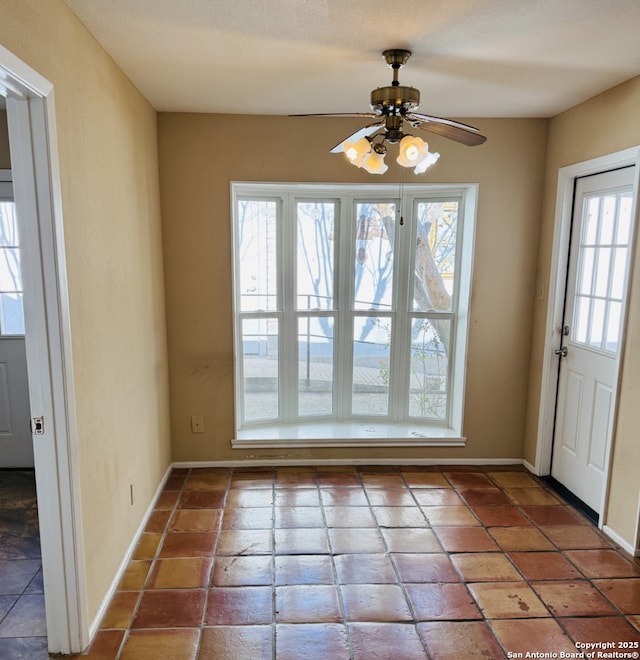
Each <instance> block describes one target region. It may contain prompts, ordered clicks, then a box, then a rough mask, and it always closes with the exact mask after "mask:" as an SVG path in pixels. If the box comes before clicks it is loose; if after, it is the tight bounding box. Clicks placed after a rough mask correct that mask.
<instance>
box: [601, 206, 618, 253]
mask: <svg viewBox="0 0 640 660" xmlns="http://www.w3.org/2000/svg"><path fill="white" fill-rule="evenodd" d="M616 201H617V197H616V196H615V195H607V196H606V197H605V198H604V199H603V202H602V222H601V223H600V245H610V244H611V243H612V242H613V226H614V224H615V221H616Z"/></svg>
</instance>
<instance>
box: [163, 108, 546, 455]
mask: <svg viewBox="0 0 640 660" xmlns="http://www.w3.org/2000/svg"><path fill="white" fill-rule="evenodd" d="M471 121H472V123H475V124H476V125H478V126H479V127H480V128H481V130H482V131H483V132H484V133H486V135H487V136H488V138H489V139H488V142H487V143H486V144H485V145H483V146H480V147H474V148H468V147H463V146H461V145H458V144H456V143H453V142H449V141H446V140H442V139H441V138H437V137H433V138H432V140H431V143H432V147H433V148H434V149H436V150H438V151H440V153H441V154H442V157H441V159H440V161H439V162H438V164H437V165H436V166H435V167H434V168H432V169H431V170H430V171H429V172H428V173H427V174H425V175H422V176H421V177H419V178H418V177H415V175H413V173H412V172H410V171H409V172H406V170H403V172H402V174H404V175H405V177H406V181H412V182H413V181H424V182H427V183H429V182H434V183H451V182H465V183H466V182H477V183H479V184H480V188H479V207H478V218H477V236H476V246H475V266H474V278H473V292H472V303H471V322H470V336H469V360H468V379H467V392H466V402H465V423H464V433H465V435H466V436H467V437H468V443H467V446H466V447H465V448H463V449H422V448H411V449H395V448H393V449H376V450H369V449H367V450H360V449H344V450H335V449H327V450H320V449H316V450H303V449H300V450H290V451H286V450H280V451H244V450H232V449H231V446H230V440H231V438H232V437H233V433H234V416H233V413H234V409H233V339H232V334H233V326H232V288H231V252H230V247H231V236H230V217H229V213H230V201H229V187H230V182H231V181H317V182H323V181H326V182H349V181H351V182H363V181H366V182H375V181H381V182H397V181H399V175H400V172H399V171H398V170H400V169H401V168H399V167H398V166H395V163H394V166H395V167H393V168H392V169H390V170H389V172H388V173H387V174H386V175H384V176H383V177H380V178H379V179H378V178H376V177H373V176H371V175H368V174H366V173H364V172H363V171H362V170H358V169H356V168H354V167H352V166H351V165H349V164H348V163H345V162H344V160H343V157H342V156H336V155H334V154H330V153H329V149H330V148H331V147H332V146H333V145H334V144H336V142H338V141H339V140H340V138H342V137H344V136H347V135H349V134H350V133H351V132H353V130H355V129H356V128H358V127H359V126H361V125H362V122H361V121H354V120H348V119H333V118H332V119H326V118H305V119H300V118H286V117H254V116H215V115H198V114H160V116H159V152H160V182H161V185H160V188H161V198H162V216H163V241H164V264H165V273H166V295H167V327H168V340H169V354H170V388H171V397H170V398H171V419H172V441H173V458H174V460H176V461H195V460H241V459H248V460H256V459H260V458H286V459H293V458H311V457H312V458H341V459H347V458H372V457H391V458H397V459H399V460H402V459H407V458H423V457H429V458H463V457H464V458H515V459H520V458H521V457H522V451H523V447H522V439H523V433H524V414H525V406H526V396H527V385H528V380H527V378H528V376H527V374H528V362H529V360H528V357H529V356H528V347H529V343H530V328H531V321H532V300H533V295H534V280H535V271H536V263H537V244H538V232H539V218H540V212H541V197H542V188H543V176H544V157H545V149H546V133H547V122H546V121H545V120H526V119H522V120H495V119H491V120H489V119H478V120H471ZM388 160H389V159H388ZM504 246H508V249H504ZM191 415H204V417H205V427H206V432H205V433H204V434H202V435H194V434H192V433H191V432H190V427H189V420H190V417H191Z"/></svg>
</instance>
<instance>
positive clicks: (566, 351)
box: [554, 346, 569, 357]
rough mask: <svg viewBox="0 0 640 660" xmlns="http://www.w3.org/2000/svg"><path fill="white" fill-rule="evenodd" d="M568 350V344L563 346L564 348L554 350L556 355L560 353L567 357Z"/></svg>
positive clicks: (561, 355)
mask: <svg viewBox="0 0 640 660" xmlns="http://www.w3.org/2000/svg"><path fill="white" fill-rule="evenodd" d="M568 352H569V351H568V350H567V347H566V346H563V347H562V348H556V350H555V351H554V353H555V354H556V355H559V356H560V357H567V353H568Z"/></svg>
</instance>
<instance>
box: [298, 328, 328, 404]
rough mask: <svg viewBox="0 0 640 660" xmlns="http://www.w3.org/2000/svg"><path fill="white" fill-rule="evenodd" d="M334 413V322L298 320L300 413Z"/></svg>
mask: <svg viewBox="0 0 640 660" xmlns="http://www.w3.org/2000/svg"><path fill="white" fill-rule="evenodd" d="M332 413H333V319H332V318H329V317H326V316H324V317H312V316H306V317H302V318H300V319H298V414H299V415H300V416H301V417H307V416H318V415H331V414H332Z"/></svg>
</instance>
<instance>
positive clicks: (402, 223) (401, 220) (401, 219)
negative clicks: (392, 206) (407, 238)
mask: <svg viewBox="0 0 640 660" xmlns="http://www.w3.org/2000/svg"><path fill="white" fill-rule="evenodd" d="M399 193H400V201H399V204H398V213H399V214H400V223H399V224H400V226H401V227H404V217H403V216H402V199H403V196H404V181H403V180H402V175H401V178H400V190H399Z"/></svg>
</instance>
